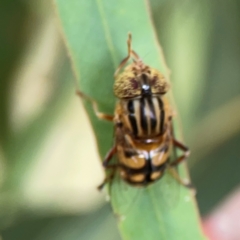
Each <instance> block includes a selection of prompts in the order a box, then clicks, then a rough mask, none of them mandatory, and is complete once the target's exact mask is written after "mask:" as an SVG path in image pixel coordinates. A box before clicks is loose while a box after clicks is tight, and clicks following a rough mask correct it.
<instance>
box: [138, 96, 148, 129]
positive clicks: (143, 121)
mask: <svg viewBox="0 0 240 240" xmlns="http://www.w3.org/2000/svg"><path fill="white" fill-rule="evenodd" d="M140 123H141V127H142V130H143V131H144V132H147V130H148V128H147V116H146V112H145V99H144V98H141V100H140Z"/></svg>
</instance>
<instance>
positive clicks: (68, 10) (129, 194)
mask: <svg viewBox="0 0 240 240" xmlns="http://www.w3.org/2000/svg"><path fill="white" fill-rule="evenodd" d="M55 6H56V12H57V15H58V17H59V20H60V25H61V28H62V32H63V37H64V40H65V43H66V45H67V50H68V53H69V56H70V58H71V61H72V66H73V70H74V73H75V76H76V81H77V84H78V85H79V88H80V89H81V91H82V92H84V93H85V94H87V95H89V96H90V97H92V98H93V99H95V100H96V101H97V102H98V104H99V106H100V109H101V111H103V112H106V113H112V112H113V110H114V103H115V101H116V99H115V98H114V96H113V91H112V87H113V81H114V80H113V73H114V71H115V69H116V68H117V67H118V64H119V63H120V61H121V60H122V59H123V58H124V57H125V56H126V54H127V50H126V38H127V33H128V32H131V33H132V35H133V49H134V50H135V51H136V52H137V53H138V54H139V55H140V56H141V57H142V58H143V60H144V62H145V63H147V64H148V65H150V66H152V67H154V68H157V69H159V70H160V71H161V72H163V74H164V75H165V76H166V77H167V78H169V76H168V69H167V67H166V64H165V61H164V58H163V55H162V50H161V47H160V45H159V43H158V39H157V37H156V34H155V30H154V26H153V23H152V21H151V17H150V12H149V9H150V8H149V6H148V2H147V1H137V0H134V1H127V0H120V1H117V2H110V1H106V0H95V1H93V0H89V1H83V0H71V1H66V0H55ZM85 106H86V110H87V112H88V114H89V118H90V120H91V123H92V126H93V129H94V131H95V134H96V139H97V144H98V149H99V152H100V156H101V158H102V159H103V157H104V155H105V154H106V152H107V151H108V150H109V148H110V147H111V144H112V141H113V126H112V125H111V124H110V123H107V122H104V121H99V120H98V119H97V118H96V116H95V115H94V112H93V109H92V107H91V105H90V104H89V103H87V102H86V103H85ZM86 144H87V143H86ZM80 147H82V148H83V147H84V146H80ZM180 172H181V175H182V177H186V176H187V172H186V169H185V167H184V166H182V167H181V168H180ZM167 182H168V181H167V175H166V176H164V178H163V179H161V180H160V181H159V182H158V183H156V184H153V185H152V186H149V187H147V188H145V189H141V190H140V191H138V189H136V188H133V187H129V186H125V185H124V184H123V183H121V181H120V184H118V181H114V183H113V192H112V194H111V196H110V197H111V202H112V206H113V210H114V212H115V214H116V216H117V218H118V219H119V229H120V233H121V235H122V237H123V239H131V240H135V239H137V240H142V239H151V240H154V239H168V240H170V239H174V240H175V239H183V240H188V239H189V240H192V239H196V240H197V239H204V236H203V234H202V232H201V229H200V224H199V216H198V211H197V209H196V204H195V201H194V199H193V197H192V196H191V194H190V192H189V191H188V190H186V189H184V188H182V187H180V188H181V189H180V193H179V198H178V199H179V200H178V203H177V204H176V205H175V206H173V207H172V208H170V206H169V204H168V201H166V199H165V198H163V197H162V196H163V195H164V193H165V192H166V191H169V190H170V191H172V192H173V191H175V190H174V189H175V188H174V189H172V190H171V188H170V187H167ZM126 188H127V189H126ZM169 188H170V189H169ZM138 192H140V193H138ZM121 195H122V198H121ZM119 196H120V197H119ZM135 196H136V197H135ZM169 200H170V199H169ZM123 205H129V206H130V207H131V206H132V207H131V208H130V209H129V210H128V208H129V207H126V208H124V210H123ZM126 211H127V212H126Z"/></svg>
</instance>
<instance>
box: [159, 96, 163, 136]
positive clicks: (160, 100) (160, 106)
mask: <svg viewBox="0 0 240 240" xmlns="http://www.w3.org/2000/svg"><path fill="white" fill-rule="evenodd" d="M158 104H159V108H160V110H161V111H160V129H159V130H160V133H161V134H163V131H164V119H165V111H164V106H163V101H162V99H161V97H158Z"/></svg>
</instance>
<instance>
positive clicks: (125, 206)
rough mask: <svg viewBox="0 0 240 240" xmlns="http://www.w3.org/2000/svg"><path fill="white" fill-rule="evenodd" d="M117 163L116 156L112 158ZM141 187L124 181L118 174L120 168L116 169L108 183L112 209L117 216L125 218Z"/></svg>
mask: <svg viewBox="0 0 240 240" xmlns="http://www.w3.org/2000/svg"><path fill="white" fill-rule="evenodd" d="M114 162H115V163H116V164H117V163H118V161H117V157H115V158H114ZM141 190H142V189H141V188H139V187H133V186H131V185H129V184H128V183H126V182H125V181H124V180H123V179H122V178H121V176H120V169H116V172H115V174H114V178H113V179H112V181H111V182H110V183H109V195H110V199H111V203H112V206H113V210H114V212H115V213H116V216H117V217H118V218H125V217H127V215H128V214H129V212H130V211H131V209H132V207H133V206H134V205H135V204H136V203H137V201H138V198H139V196H140V194H141Z"/></svg>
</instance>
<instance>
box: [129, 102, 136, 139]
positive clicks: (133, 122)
mask: <svg viewBox="0 0 240 240" xmlns="http://www.w3.org/2000/svg"><path fill="white" fill-rule="evenodd" d="M127 108H128V112H129V115H128V119H129V121H130V124H131V126H132V130H133V134H134V135H135V136H137V135H138V128H137V121H136V118H135V115H134V112H135V111H134V103H133V100H129V102H128V105H127Z"/></svg>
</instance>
